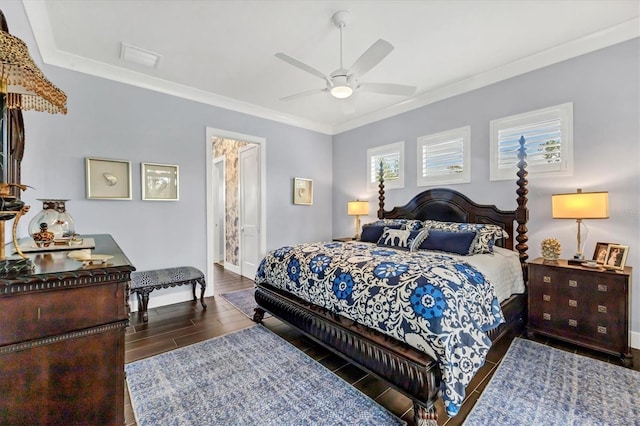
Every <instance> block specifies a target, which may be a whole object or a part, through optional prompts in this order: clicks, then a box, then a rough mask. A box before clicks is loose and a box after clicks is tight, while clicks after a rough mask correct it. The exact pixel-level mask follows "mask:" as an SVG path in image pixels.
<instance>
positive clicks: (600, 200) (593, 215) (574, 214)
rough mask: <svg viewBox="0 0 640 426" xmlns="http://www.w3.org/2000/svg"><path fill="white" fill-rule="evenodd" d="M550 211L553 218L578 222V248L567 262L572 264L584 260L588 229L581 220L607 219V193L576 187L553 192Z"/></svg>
mask: <svg viewBox="0 0 640 426" xmlns="http://www.w3.org/2000/svg"><path fill="white" fill-rule="evenodd" d="M551 211H552V216H553V218H554V219H575V221H576V222H577V223H578V250H577V252H576V254H575V255H574V256H573V259H569V260H568V262H569V264H573V265H575V264H580V263H582V262H584V254H583V249H584V241H585V240H586V238H587V234H588V232H589V230H588V228H587V227H586V225H584V224H583V223H582V220H583V219H608V218H609V193H608V192H606V191H604V192H582V189H580V188H578V191H577V192H575V193H570V194H554V195H552V196H551ZM582 228H584V230H583V229H582ZM583 232H584V233H583Z"/></svg>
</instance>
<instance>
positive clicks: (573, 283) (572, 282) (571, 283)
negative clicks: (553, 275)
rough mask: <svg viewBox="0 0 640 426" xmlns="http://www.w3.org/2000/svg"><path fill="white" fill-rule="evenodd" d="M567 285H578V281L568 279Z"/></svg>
mask: <svg viewBox="0 0 640 426" xmlns="http://www.w3.org/2000/svg"><path fill="white" fill-rule="evenodd" d="M569 287H578V281H576V280H569Z"/></svg>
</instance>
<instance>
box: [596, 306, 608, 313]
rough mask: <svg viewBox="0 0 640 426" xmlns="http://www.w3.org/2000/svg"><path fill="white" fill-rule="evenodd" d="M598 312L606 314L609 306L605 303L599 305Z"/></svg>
mask: <svg viewBox="0 0 640 426" xmlns="http://www.w3.org/2000/svg"><path fill="white" fill-rule="evenodd" d="M598 312H600V313H602V314H606V313H607V307H606V306H604V305H598Z"/></svg>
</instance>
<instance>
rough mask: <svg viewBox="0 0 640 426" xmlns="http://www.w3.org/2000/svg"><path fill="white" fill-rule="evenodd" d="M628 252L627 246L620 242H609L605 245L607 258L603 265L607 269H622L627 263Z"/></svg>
mask: <svg viewBox="0 0 640 426" xmlns="http://www.w3.org/2000/svg"><path fill="white" fill-rule="evenodd" d="M628 254H629V246H622V245H620V244H609V246H608V247H607V260H606V261H605V263H604V267H605V268H607V269H616V270H623V269H624V265H625V263H627V255H628Z"/></svg>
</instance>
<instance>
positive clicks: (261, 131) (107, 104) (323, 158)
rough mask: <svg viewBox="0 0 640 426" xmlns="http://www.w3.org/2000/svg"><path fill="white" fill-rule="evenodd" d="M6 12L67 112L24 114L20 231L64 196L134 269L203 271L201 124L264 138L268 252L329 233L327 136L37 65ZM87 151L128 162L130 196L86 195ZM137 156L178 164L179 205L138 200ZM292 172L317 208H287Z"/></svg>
mask: <svg viewBox="0 0 640 426" xmlns="http://www.w3.org/2000/svg"><path fill="white" fill-rule="evenodd" d="M2 10H3V12H4V13H5V16H6V18H7V21H8V23H9V29H10V32H11V33H12V34H14V35H16V36H18V37H20V38H21V39H22V40H23V41H25V43H26V44H27V46H28V47H29V48H30V52H31V56H32V57H33V58H34V60H35V62H36V63H37V64H38V66H40V67H41V69H42V71H43V73H44V74H45V75H46V76H47V78H48V79H49V80H50V81H52V82H53V83H54V84H55V85H56V86H58V87H60V88H61V89H62V90H64V91H65V92H66V94H67V96H68V109H69V112H68V114H67V115H66V116H64V115H59V114H58V115H51V114H48V113H40V112H35V111H27V112H25V113H24V120H25V130H26V152H25V156H24V159H23V163H22V164H23V170H22V182H23V183H25V184H28V185H31V186H33V187H34V188H35V189H29V190H27V191H26V192H24V193H23V199H24V200H25V201H26V202H27V203H28V204H30V205H31V206H32V207H31V212H30V213H29V214H28V215H27V216H26V218H25V219H24V224H22V223H21V224H20V225H21V228H22V229H21V236H26V234H27V227H26V224H27V223H28V222H29V220H30V219H31V217H32V216H33V215H35V214H36V213H37V212H38V211H39V210H40V209H41V208H42V203H41V202H39V201H36V199H37V198H68V199H70V200H71V201H69V202H68V203H67V209H68V211H69V212H70V213H71V215H72V216H73V217H74V219H75V222H76V231H77V232H79V233H84V234H87V233H108V234H112V235H113V236H114V238H115V239H116V241H117V242H118V243H119V244H120V246H121V247H122V249H123V250H124V251H125V253H126V254H127V255H128V256H129V259H130V260H131V261H132V263H133V264H134V265H135V266H136V268H137V269H139V270H145V269H153V268H160V267H168V266H179V265H193V266H196V267H198V268H200V269H201V270H203V271H206V269H207V268H206V222H205V221H206V217H205V216H206V211H205V209H206V203H205V195H206V194H205V182H206V181H205V178H206V176H205V167H206V163H205V162H206V161H207V159H206V158H205V129H206V127H214V128H218V129H224V130H228V131H232V132H238V133H243V134H249V135H253V136H259V137H263V138H266V164H267V171H268V172H267V173H268V174H267V182H266V186H267V194H266V197H267V202H266V204H267V212H266V215H267V217H266V220H267V229H266V230H265V231H266V233H267V248H268V249H269V248H274V247H278V246H281V245H284V244H292V243H296V242H302V241H313V240H321V239H329V238H330V237H331V226H332V223H331V203H332V181H333V178H332V174H331V167H330V166H328V165H330V164H331V159H332V144H331V137H330V136H327V135H323V134H320V133H317V132H313V131H309V130H304V129H300V128H296V127H292V126H289V125H284V124H281V123H277V122H274V121H270V120H265V119H261V118H257V117H254V116H249V115H246V114H240V113H237V112H233V111H229V110H224V109H220V108H216V107H212V106H209V105H204V104H200V103H196V102H192V101H187V100H184V99H180V98H176V97H173V96H169V95H164V94H161V93H157V92H152V91H149V90H145V89H141V88H137V87H133V86H128V85H125V84H121V83H117V82H113V81H108V80H105V79H101V78H97V77H93V76H89V75H86V74H81V73H77V72H73V71H69V70H66V69H61V68H58V67H53V66H48V65H43V64H42V62H41V59H40V57H39V53H38V50H37V48H36V43H35V40H34V38H33V34H32V32H31V29H30V27H29V24H28V21H27V18H26V14H25V13H24V10H23V8H22V4H21V2H17V1H15V2H14V1H12V2H4V3H3V5H2ZM212 72H215V70H212ZM85 157H101V158H114V159H123V160H128V161H131V165H132V186H133V199H132V200H130V201H107V200H87V199H86V198H85V165H84V159H85ZM141 162H152V163H153V162H155V163H169V164H178V165H179V166H180V200H179V201H178V202H152V201H141V189H140V163H141ZM293 177H305V178H311V179H313V181H314V203H313V206H294V205H293V204H292V201H291V200H292V178H293ZM309 224H314V226H309ZM22 225H24V226H22ZM210 288H211V287H210ZM171 291H174V292H175V297H173V298H172V299H171V300H170V301H169V303H172V302H177V301H180V300H188V299H189V291H188V289H186V288H179V289H172V290H169V292H171ZM152 299H154V298H153V297H152ZM152 303H153V300H152Z"/></svg>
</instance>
